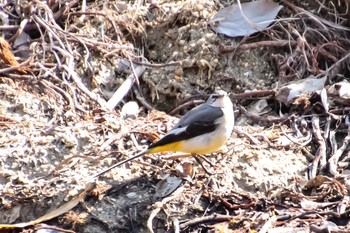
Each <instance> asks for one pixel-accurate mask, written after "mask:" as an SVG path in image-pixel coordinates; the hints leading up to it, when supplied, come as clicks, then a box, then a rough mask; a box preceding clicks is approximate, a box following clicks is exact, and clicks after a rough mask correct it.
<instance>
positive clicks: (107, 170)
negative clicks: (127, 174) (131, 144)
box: [91, 149, 149, 178]
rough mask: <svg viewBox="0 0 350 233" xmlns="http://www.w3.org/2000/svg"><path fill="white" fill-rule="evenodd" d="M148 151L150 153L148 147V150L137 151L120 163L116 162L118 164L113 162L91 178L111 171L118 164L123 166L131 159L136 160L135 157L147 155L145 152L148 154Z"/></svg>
mask: <svg viewBox="0 0 350 233" xmlns="http://www.w3.org/2000/svg"><path fill="white" fill-rule="evenodd" d="M148 153H149V150H148V149H147V150H144V151H141V152H140V153H137V154H136V155H133V156H131V157H129V158H127V159H124V160H122V161H120V162H118V163H116V164H113V165H112V166H110V167H108V168H106V169H105V170H103V171H100V172H99V173H96V174H95V175H93V176H92V177H91V178H96V177H99V176H101V175H103V174H105V173H106V172H109V171H110V170H112V169H113V168H116V167H118V166H121V165H123V164H124V163H127V162H129V161H131V160H134V159H136V158H138V157H141V156H142V155H145V154H148Z"/></svg>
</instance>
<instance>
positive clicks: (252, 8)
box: [209, 0, 283, 37]
mask: <svg viewBox="0 0 350 233" xmlns="http://www.w3.org/2000/svg"><path fill="white" fill-rule="evenodd" d="M240 6H241V9H240ZM282 7H283V6H281V5H279V4H278V3H275V2H273V1H271V0H260V1H254V2H245V3H242V4H240V5H239V4H233V5H231V6H228V7H225V8H223V9H221V10H219V11H218V12H217V13H216V14H215V15H214V16H213V18H212V19H211V20H210V22H209V25H210V26H211V28H212V29H213V30H214V31H215V32H217V33H221V34H224V35H226V36H230V37H237V36H249V35H251V34H253V33H255V32H258V31H261V30H263V29H265V28H266V27H268V26H269V25H270V24H271V23H273V22H274V19H275V17H276V16H277V14H278V12H279V11H280V10H281V9H282ZM242 12H243V14H242Z"/></svg>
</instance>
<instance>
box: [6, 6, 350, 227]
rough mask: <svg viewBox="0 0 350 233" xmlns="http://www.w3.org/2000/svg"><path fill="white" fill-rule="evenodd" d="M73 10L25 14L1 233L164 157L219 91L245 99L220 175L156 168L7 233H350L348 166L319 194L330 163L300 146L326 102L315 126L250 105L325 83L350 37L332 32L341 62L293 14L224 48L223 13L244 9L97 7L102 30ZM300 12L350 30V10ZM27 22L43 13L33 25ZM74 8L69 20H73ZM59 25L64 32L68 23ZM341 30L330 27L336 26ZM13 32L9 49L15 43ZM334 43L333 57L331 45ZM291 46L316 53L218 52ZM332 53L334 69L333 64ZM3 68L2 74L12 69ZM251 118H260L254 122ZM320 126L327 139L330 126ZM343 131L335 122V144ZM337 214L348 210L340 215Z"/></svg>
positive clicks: (10, 103)
mask: <svg viewBox="0 0 350 233" xmlns="http://www.w3.org/2000/svg"><path fill="white" fill-rule="evenodd" d="M64 2H65V1H61V2H60V1H48V5H47V6H46V7H45V4H39V3H38V2H36V1H34V2H30V1H29V2H27V1H23V2H22V3H20V4H19V5H18V7H19V9H18V10H19V11H23V14H24V18H25V17H28V18H30V19H32V21H31V22H30V23H29V24H27V25H26V27H27V29H26V27H24V31H23V34H27V35H28V36H29V38H30V39H27V40H26V42H23V44H24V46H25V47H24V48H23V47H22V48H21V47H20V46H18V45H16V46H15V45H14V44H11V48H12V51H13V53H14V55H15V56H16V58H17V59H18V60H19V62H20V63H22V62H25V61H26V59H27V58H28V57H31V61H30V65H28V64H27V65H28V70H27V72H24V73H23V72H22V73H21V72H19V70H17V73H16V72H14V71H12V73H11V72H7V71H4V70H1V71H2V72H0V128H1V130H0V145H1V146H0V155H1V156H0V169H1V170H0V223H2V224H10V223H23V222H30V221H32V220H34V219H37V218H39V217H41V216H43V215H45V214H46V213H49V212H50V211H53V210H55V209H57V208H58V207H60V206H62V205H63V204H65V203H67V202H68V201H69V200H72V199H73V198H74V197H76V196H77V195H78V194H80V193H81V192H82V191H83V190H84V189H85V188H86V186H87V184H88V183H91V182H92V180H91V176H93V175H94V174H96V173H98V172H100V171H102V170H103V169H105V168H107V167H109V166H111V165H113V164H115V163H117V162H118V161H121V160H122V159H125V158H127V157H129V156H131V155H133V154H135V153H137V152H139V151H141V150H143V149H145V148H147V146H148V145H149V144H150V143H152V142H155V141H157V140H158V139H159V138H160V137H162V136H163V135H164V134H165V133H166V132H167V131H168V130H169V129H170V128H171V127H172V126H173V125H174V124H175V123H176V122H177V120H178V118H179V117H180V116H181V115H183V114H184V113H185V112H186V111H187V110H188V109H190V108H192V107H194V106H195V105H197V104H198V103H201V102H202V101H203V100H205V98H206V97H207V96H208V94H210V93H212V92H213V91H214V90H215V89H218V88H220V89H223V90H225V91H227V92H230V93H233V94H232V95H231V98H232V101H233V103H234V106H235V130H234V132H233V134H232V136H231V138H230V139H229V141H228V142H227V144H226V146H225V147H224V148H222V149H221V150H220V151H218V152H216V153H213V154H211V155H207V156H206V158H207V159H208V160H209V162H210V163H212V164H213V166H209V163H206V162H204V164H205V165H206V166H208V169H209V170H210V171H212V172H213V174H212V175H209V174H207V173H205V172H204V170H203V168H202V167H201V166H200V165H199V164H198V163H197V162H196V160H194V159H193V158H192V157H190V156H188V157H181V158H175V159H173V158H172V157H171V156H173V155H174V153H169V154H154V155H147V156H144V157H141V158H140V159H137V160H135V161H132V162H129V163H127V164H125V165H122V166H120V167H117V168H115V169H113V170H111V171H110V172H108V173H106V174H104V175H102V176H100V177H99V178H98V179H95V180H93V182H92V184H93V185H92V186H93V187H92V188H91V190H90V191H89V192H88V193H87V194H86V195H84V198H82V199H81V200H80V202H79V204H77V205H76V206H75V207H74V208H71V209H69V210H67V211H65V212H64V213H63V214H60V215H59V216H58V217H54V218H50V219H49V220H46V221H44V222H43V223H40V224H28V225H29V226H27V227H26V228H23V227H19V228H15V229H4V230H0V232H64V231H63V229H65V230H68V231H67V232H89V233H95V232H96V233H97V232H150V231H152V230H153V232H317V229H321V230H322V229H323V230H324V229H326V228H327V229H328V230H329V229H332V230H338V231H337V232H346V231H347V230H350V227H349V224H348V221H349V216H348V204H347V203H345V204H344V202H345V201H346V200H348V194H347V192H348V188H349V185H348V184H349V182H348V180H349V179H348V174H349V173H347V172H348V171H349V169H348V161H347V160H346V159H344V161H343V162H344V164H345V165H344V166H343V167H342V175H343V176H342V177H341V178H337V177H335V176H333V175H330V174H329V172H328V171H325V169H324V168H322V169H321V168H320V169H318V170H317V175H318V176H317V177H318V178H317V180H314V179H311V178H310V177H309V174H310V170H312V168H310V167H312V166H313V165H314V163H313V161H314V159H315V157H317V154H318V153H319V152H318V151H319V147H320V145H319V143H318V141H317V137H316V136H314V137H313V138H312V140H310V141H308V143H303V142H300V143H297V142H295V141H293V140H291V139H290V137H288V135H293V136H295V131H294V129H293V125H295V124H296V125H297V124H299V123H300V122H301V121H300V122H299V120H300V119H304V118H305V119H306V120H307V126H305V128H303V129H304V131H302V132H303V133H304V134H307V132H309V133H310V135H314V132H315V131H313V130H314V128H313V127H312V123H313V121H311V117H310V116H309V115H312V114H314V115H317V114H318V113H317V111H316V110H313V112H312V113H311V112H310V111H307V110H305V109H309V108H310V106H311V107H312V105H313V103H316V102H317V103H321V101H320V100H319V99H317V100H316V101H315V102H313V101H314V100H312V98H311V97H310V96H308V98H310V99H307V100H306V101H305V102H308V101H309V102H308V105H307V104H306V105H307V106H306V107H305V106H304V105H303V107H304V109H303V111H302V112H301V111H300V105H302V104H300V105H298V104H295V105H293V106H282V104H280V103H279V102H278V101H277V100H276V99H275V98H273V97H271V95H265V96H262V97H261V96H252V97H251V98H242V96H240V97H239V96H237V94H241V93H246V92H248V91H251V92H252V93H258V92H257V91H265V90H277V89H278V86H279V85H286V84H289V83H290V82H292V81H296V80H303V79H305V78H307V77H310V76H317V75H319V74H322V72H323V71H324V70H327V68H328V67H330V66H331V65H332V64H337V61H339V60H341V58H342V57H345V56H347V55H346V54H347V52H346V50H345V48H348V47H346V46H349V44H350V43H349V42H348V38H349V31H346V30H341V29H339V28H333V29H334V31H332V32H330V33H329V34H332V33H333V32H334V33H335V32H336V33H338V34H334V35H335V36H334V37H332V40H333V42H334V41H336V40H337V39H338V41H336V42H337V43H338V44H337V46H338V47H334V50H331V49H329V48H328V47H326V46H323V44H317V43H318V42H319V41H318V40H320V41H321V40H322V39H318V38H317V39H315V38H316V37H312V36H314V35H315V34H316V35H318V34H317V33H315V34H310V35H309V34H307V33H308V30H309V31H311V32H312V33H314V31H313V30H311V29H310V28H309V29H308V30H306V29H304V28H302V26H300V25H303V23H304V24H308V23H309V22H308V20H310V19H309V18H307V17H310V16H308V15H307V14H298V13H296V12H294V10H295V9H294V8H292V7H291V6H290V5H288V4H286V2H288V1H283V2H281V3H280V4H282V5H283V6H284V8H283V9H282V10H281V12H280V13H279V15H278V18H285V19H288V20H285V21H283V20H281V21H279V23H277V24H274V25H273V26H271V27H270V28H269V29H267V30H266V31H264V32H262V33H257V34H254V35H253V36H250V37H249V38H238V39H237V38H236V39H233V38H228V37H225V36H222V35H218V34H216V33H215V32H214V31H213V30H211V28H210V27H209V26H208V20H209V19H210V18H211V17H212V16H213V15H214V14H215V13H216V12H217V11H218V10H219V9H221V8H222V7H224V6H227V5H230V4H231V2H228V1H220V2H218V1H209V0H203V1H193V0H191V1H167V0H165V1H150V2H143V1H103V3H102V2H100V1H89V2H88V3H87V12H89V14H88V13H86V14H84V13H81V12H82V6H81V3H80V1H71V3H68V2H69V1H68V2H65V3H64ZM64 4H66V5H65V6H63V5H64ZM294 4H295V5H297V6H299V7H300V8H302V9H305V10H306V11H308V12H311V13H313V14H315V15H318V16H323V12H324V11H325V10H326V9H328V8H329V9H332V10H333V11H332V12H337V13H339V15H340V16H339V19H344V22H346V23H344V24H343V25H342V26H344V27H349V25H350V23H349V21H346V20H345V19H349V18H350V17H349V16H348V14H349V13H347V10H345V7H348V6H349V3H348V2H346V1H334V2H332V1H326V3H324V5H322V4H320V2H318V1H310V2H309V1H294ZM339 4H340V6H339ZM330 6H333V7H334V8H330ZM29 7H32V8H30V9H32V12H31V13H28V12H26V11H25V10H26V9H29ZM64 7H66V8H65V9H66V10H67V11H68V12H69V13H71V15H70V14H68V13H67V12H65V11H64V10H60V9H63V8H64ZM4 9H6V11H5V13H7V14H8V15H10V19H11V20H12V21H11V22H10V24H11V23H13V22H14V19H15V18H16V17H13V14H18V12H17V11H15V10H14V9H15V6H14V5H13V4H12V3H11V4H10V3H8V4H7V5H6V4H5V6H4ZM16 9H17V8H16ZM16 12H17V13H16ZM50 12H51V13H50ZM62 12H65V13H62ZM344 12H345V13H344ZM10 13H12V16H11V14H10ZM59 13H60V14H62V15H61V17H56V16H57V15H59ZM50 14H51V15H52V16H55V17H53V18H54V19H55V21H56V23H57V25H59V27H61V28H64V30H60V29H57V28H56V26H57V25H56V24H53V26H52V25H51V27H52V31H50V30H49V29H48V28H46V27H45V26H43V25H50V23H52V22H51V21H50V20H51V18H50V17H48V18H46V19H47V20H48V23H46V24H43V25H41V24H40V22H41V21H40V19H38V18H36V17H34V15H36V16H41V17H42V18H43V19H45V17H43V16H47V15H50ZM83 16H85V18H83ZM330 19H332V15H331V16H329V18H327V17H325V18H324V20H330ZM33 22H36V23H37V24H39V25H40V28H41V30H39V31H38V29H37V28H36V29H35V27H34V26H33V25H35V24H34V23H33ZM321 22H323V23H324V21H321ZM13 24H14V23H13ZM15 25H17V23H16V24H15ZM326 25H327V26H329V25H328V24H326ZM309 26H310V25H308V27H309ZM31 27H34V29H31ZM288 27H292V28H288ZM293 27H295V28H293ZM298 27H300V28H298ZM329 27H331V26H329ZM28 28H29V29H28ZM321 28H322V27H321ZM282 29H284V30H286V31H287V32H288V33H287V32H286V31H283V30H282ZM333 29H332V30H333ZM293 30H294V31H293ZM320 30H321V29H320ZM1 31H2V32H3V33H4V35H5V39H9V38H11V37H12V36H13V35H14V33H15V30H13V31H11V30H9V29H4V28H1ZM48 32H50V33H48ZM303 32H304V33H305V34H303V37H298V35H299V36H300V34H302V33H303ZM322 33H323V31H322ZM323 36H324V37H325V38H326V39H325V40H329V43H331V42H330V38H328V34H326V33H325V34H324V35H323ZM332 36H333V34H332ZM288 37H290V38H292V39H291V40H293V41H294V40H295V41H296V42H298V43H299V42H300V41H301V38H303V39H305V41H307V42H308V43H310V44H308V43H306V45H305V44H304V45H303V46H300V47H298V46H297V47H293V46H292V47H289V48H288V47H285V46H280V47H278V46H277V47H276V46H258V47H256V48H254V49H246V50H239V49H237V51H235V52H230V53H222V51H221V50H220V48H221V47H222V46H237V45H241V44H245V43H246V44H254V43H256V42H259V41H273V40H274V39H275V40H277V39H280V40H282V39H288ZM309 37H310V38H313V39H312V40H311V39H310V38H309ZM58 38H60V39H58ZM339 38H340V39H339ZM52 41H54V42H52ZM339 41H345V42H344V43H343V44H341V43H340V42H339ZM336 42H334V43H336ZM53 44H55V45H57V46H58V47H59V46H63V47H64V48H65V49H66V51H62V50H63V49H62V48H63V47H60V48H61V49H59V48H57V47H54V46H52V45H53ZM308 46H309V47H308ZM322 46H323V47H322ZM321 47H322V48H324V50H322V51H327V53H326V52H324V53H321V52H322V51H321V49H320V48H321ZM302 48H303V49H305V50H303V49H302ZM349 48H350V46H349ZM317 49H320V50H317ZM342 49H343V50H342ZM25 51H26V52H27V53H25ZM305 51H306V53H307V54H305V53H304V54H303V52H305ZM320 51H321V52H320ZM317 53H319V54H318V55H315V54H317ZM310 54H311V55H312V56H313V57H312V56H311V55H310ZM325 54H326V55H325ZM344 54H345V55H344ZM44 55H45V56H44ZM304 55H305V56H304ZM327 55H329V56H327ZM309 56H311V57H312V58H315V59H311V58H310V57H309ZM317 56H318V57H317ZM304 59H306V61H305V60H304ZM332 59H333V60H332ZM58 60H60V61H61V64H59V62H58ZM131 61H133V67H131V66H130V63H131ZM146 61H147V62H146ZM4 63H6V62H3V63H0V64H1V68H5V67H7V66H6V65H5V64H4ZM145 63H147V64H145ZM148 63H150V64H148ZM142 64H143V65H145V66H146V69H145V71H144V72H143V73H142V75H140V77H139V78H138V80H137V81H136V82H135V83H134V84H133V88H131V89H130V90H124V91H126V92H128V94H127V95H126V96H125V97H124V98H123V99H122V101H121V103H120V104H118V106H117V107H116V108H113V110H108V109H107V108H106V107H105V104H106V102H107V101H108V100H109V99H111V98H112V96H113V94H114V93H115V92H116V91H117V90H118V89H120V86H121V84H122V83H124V81H125V80H127V79H128V77H130V76H133V75H134V74H135V73H136V72H135V68H136V66H140V65H142ZM152 64H153V65H152ZM306 64H308V65H306ZM337 71H338V73H337V74H335V75H333V76H331V75H329V76H330V77H329V79H330V80H332V82H333V81H334V82H335V80H346V79H347V77H348V75H349V65H348V63H347V64H346V65H343V64H341V65H339V68H338V69H337ZM10 73H11V74H10ZM328 73H330V71H329V72H328ZM332 82H331V81H329V85H331V84H332ZM259 93H260V92H259ZM234 94H236V95H234ZM131 100H133V101H137V103H138V104H139V105H140V107H141V108H140V111H139V114H138V116H137V117H135V118H126V119H125V118H123V117H122V116H121V107H122V106H123V105H124V104H125V103H126V102H128V101H131ZM332 103H333V102H332ZM241 106H243V107H244V108H245V109H247V110H248V112H249V113H251V114H255V116H258V117H255V118H254V117H252V116H251V115H249V114H248V115H247V114H245V113H244V112H243V111H242V110H241ZM331 106H333V107H334V106H336V105H331ZM346 106H347V105H346V104H345V108H346ZM331 108H332V107H331ZM334 109H335V107H334ZM169 113H171V115H173V116H171V115H170V114H169ZM344 114H345V113H344ZM306 115H307V116H306ZM345 115H346V114H345ZM284 117H285V118H284ZM308 117H309V118H308ZM319 117H320V119H321V122H322V123H321V127H322V129H323V126H324V125H323V123H324V122H326V120H325V119H326V116H325V115H324V114H323V113H322V114H319ZM272 119H277V120H272ZM339 119H340V118H339ZM296 122H297V123H296ZM344 124H345V123H344V119H343V118H341V119H340V120H339V121H338V126H339V128H337V131H335V132H336V133H337V137H338V138H337V139H338V144H339V147H341V146H342V145H343V144H342V142H343V140H344V141H345V139H344V138H345V137H346V135H347V133H346V132H347V131H346V130H347V129H346V128H345V129H344V128H342V127H343V126H344ZM334 125H335V123H334V122H332V126H331V129H333V128H332V127H334V128H336V126H334ZM340 128H342V129H341V130H342V131H341V130H340ZM286 134H287V135H286ZM344 143H345V142H344ZM327 145H328V144H327ZM344 145H345V144H344ZM327 151H328V152H329V151H330V149H328V148H327ZM345 151H346V150H345ZM329 153H331V152H329ZM346 162H347V163H346ZM185 166H189V167H190V168H191V169H193V170H194V172H193V174H194V175H193V176H192V177H188V176H187V177H186V178H184V177H182V176H181V175H180V173H181V172H180V170H181V169H184V168H185ZM167 176H171V177H174V179H173V180H172V181H173V182H174V184H169V186H166V187H165V189H169V190H170V191H168V192H166V194H162V192H163V191H164V190H160V188H159V187H160V184H159V183H160V182H161V181H162V182H164V179H165V177H167ZM313 178H315V177H313ZM310 180H312V182H313V183H312V184H311V183H310ZM172 185H174V186H172ZM305 185H306V186H307V187H306V186H305ZM305 187H306V189H309V190H312V191H311V193H307V191H305ZM310 187H311V188H310ZM166 191H167V190H166ZM320 193H321V194H320ZM321 195H323V196H322V198H320V196H321ZM315 203H317V205H316V204H315ZM321 204H324V205H321ZM327 204H328V205H327ZM314 205H316V207H315V206H314ZM306 206H307V207H309V208H306ZM310 206H311V207H310ZM328 207H329V208H328ZM338 207H339V208H340V207H341V208H345V209H344V211H343V212H336V211H335V209H336V208H338ZM327 208H328V209H327ZM332 211H333V212H332ZM326 212H327V213H326ZM336 214H338V215H336ZM225 216H226V217H225ZM288 216H289V217H288ZM206 218H207V219H206ZM327 224H328V225H327ZM332 224H334V225H332ZM33 225H34V226H33ZM177 227H179V228H180V229H181V230H176V229H177ZM315 229H316V230H315ZM319 232H322V231H319ZM323 232H324V231H323ZM330 232H336V231H330Z"/></svg>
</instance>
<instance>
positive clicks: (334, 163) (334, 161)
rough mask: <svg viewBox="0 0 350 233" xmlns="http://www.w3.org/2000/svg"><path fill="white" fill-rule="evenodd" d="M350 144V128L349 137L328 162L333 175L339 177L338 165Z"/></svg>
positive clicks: (349, 130)
mask: <svg viewBox="0 0 350 233" xmlns="http://www.w3.org/2000/svg"><path fill="white" fill-rule="evenodd" d="M349 142H350V127H349V128H348V135H347V136H346V137H345V138H344V141H343V145H342V146H341V147H340V148H339V149H338V150H337V151H336V152H335V153H334V154H333V155H332V157H331V158H330V159H329V160H328V162H329V172H330V173H332V174H333V175H335V176H336V175H339V172H338V171H337V164H338V161H339V159H340V156H341V155H342V154H343V152H344V151H345V149H346V148H347V147H348V145H349Z"/></svg>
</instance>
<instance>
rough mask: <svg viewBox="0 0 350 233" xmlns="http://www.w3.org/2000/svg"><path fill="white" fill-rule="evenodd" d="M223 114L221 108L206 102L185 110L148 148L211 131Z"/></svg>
mask: <svg viewBox="0 0 350 233" xmlns="http://www.w3.org/2000/svg"><path fill="white" fill-rule="evenodd" d="M223 114H224V113H223V111H222V110H221V108H217V107H212V106H210V105H207V104H203V105H201V106H199V107H197V108H194V109H192V110H191V111H189V112H187V113H186V114H185V115H184V116H183V117H182V118H181V120H180V121H179V122H178V123H177V124H176V125H175V126H174V128H173V129H171V130H170V131H169V133H167V134H166V135H165V136H164V137H163V138H162V139H161V140H159V141H158V142H156V143H154V144H152V145H151V146H150V147H149V149H151V148H155V147H157V146H163V145H166V144H169V143H172V142H177V141H182V140H187V139H190V138H193V137H196V136H199V135H202V134H206V133H210V132H213V131H214V130H215V129H216V127H217V126H218V124H217V123H216V120H217V119H218V118H220V117H222V116H223Z"/></svg>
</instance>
